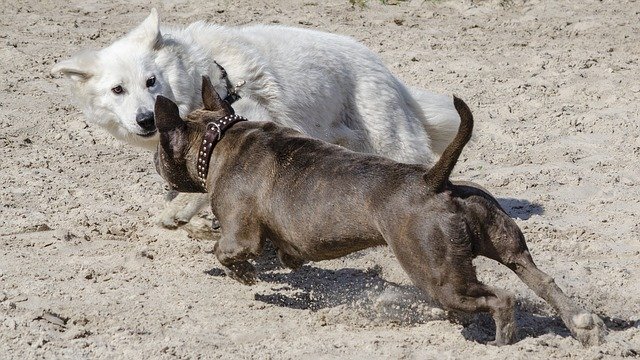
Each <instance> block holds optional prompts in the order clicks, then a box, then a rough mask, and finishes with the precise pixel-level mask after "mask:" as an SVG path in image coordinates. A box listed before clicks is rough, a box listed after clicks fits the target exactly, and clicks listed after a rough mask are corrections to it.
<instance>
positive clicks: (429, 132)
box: [52, 9, 459, 164]
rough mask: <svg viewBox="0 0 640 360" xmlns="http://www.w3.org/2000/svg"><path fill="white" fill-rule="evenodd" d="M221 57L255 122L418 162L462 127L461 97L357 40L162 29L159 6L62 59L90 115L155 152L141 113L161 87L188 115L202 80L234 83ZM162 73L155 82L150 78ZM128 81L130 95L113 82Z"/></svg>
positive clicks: (281, 31)
mask: <svg viewBox="0 0 640 360" xmlns="http://www.w3.org/2000/svg"><path fill="white" fill-rule="evenodd" d="M214 60H215V61H217V62H218V63H219V64H221V65H222V66H223V67H224V68H225V69H226V71H227V73H228V75H229V78H230V80H231V81H232V83H237V82H240V81H245V82H246V83H245V84H244V85H243V86H242V87H240V88H239V94H240V96H241V99H240V100H238V101H237V102H236V103H234V104H233V107H234V109H235V110H236V112H237V113H238V114H239V115H242V116H244V117H246V118H248V119H250V120H272V121H275V122H277V123H280V124H283V125H286V126H289V127H292V128H295V129H298V130H300V131H302V132H304V133H306V134H308V135H310V136H312V137H316V138H319V139H322V140H326V141H329V142H332V143H335V144H339V145H343V146H345V147H348V148H351V149H353V150H357V151H363V152H371V153H377V154H380V155H384V156H387V157H389V158H392V159H395V160H398V161H402V162H412V163H425V164H428V163H431V162H432V161H433V160H434V159H433V158H434V155H433V153H432V151H435V152H436V153H441V152H442V151H443V150H444V148H445V147H446V145H447V144H448V143H449V141H451V139H452V138H453V136H455V133H456V131H457V126H458V123H459V117H458V114H457V112H456V111H455V108H454V107H453V101H452V98H451V97H449V96H444V95H437V94H433V93H430V92H427V91H424V90H420V89H413V88H412V89H408V88H407V87H405V85H403V84H402V82H401V81H400V80H398V79H397V78H396V77H395V76H394V75H393V74H391V72H390V71H389V70H388V69H387V68H386V66H385V65H384V64H383V63H382V61H381V60H380V59H379V58H378V56H376V55H375V54H374V53H372V52H371V51H370V50H369V49H367V48H366V47H365V46H363V45H362V44H359V43H358V42H356V41H355V40H353V39H351V38H349V37H346V36H340V35H335V34H329V33H324V32H320V31H314V30H307V29H299V28H292V27H285V26H278V25H252V26H246V27H223V26H218V25H212V24H207V23H204V22H195V23H193V24H191V25H189V26H188V27H186V28H169V27H167V28H165V27H162V28H160V27H159V22H158V15H157V12H156V11H155V9H154V10H152V12H151V14H150V15H149V16H148V17H147V18H146V19H145V20H144V21H143V22H142V23H141V24H140V25H138V26H137V27H136V28H135V29H133V30H132V31H131V32H129V33H128V34H127V35H125V36H124V37H122V38H121V39H119V40H117V41H115V42H114V43H113V44H111V45H110V46H108V47H106V48H103V49H101V50H98V51H92V52H85V53H82V54H80V55H77V56H75V57H73V58H71V59H68V60H64V61H61V62H59V63H58V64H56V65H55V66H54V67H53V69H52V72H53V73H61V74H63V75H65V76H66V77H68V78H70V79H71V80H73V82H74V84H75V97H76V99H77V101H78V103H79V105H80V107H81V108H82V109H83V111H84V113H85V116H86V118H87V119H88V121H89V122H93V123H96V124H98V125H100V126H102V127H104V128H105V129H107V130H108V131H109V132H111V134H113V135H114V136H115V137H116V138H118V139H120V140H123V141H126V142H128V143H131V144H134V145H137V146H141V147H144V148H147V149H150V150H155V148H156V144H157V142H158V138H157V135H154V136H150V137H143V136H141V135H143V134H144V130H143V129H142V128H141V127H140V126H139V125H138V124H137V123H136V115H137V114H138V113H140V112H145V111H151V110H153V107H154V102H155V97H156V96H157V95H158V94H161V95H163V96H165V97H168V98H170V99H172V100H173V101H175V102H176V103H177V104H178V107H179V109H180V114H181V115H182V116H186V115H187V114H188V113H189V112H190V111H192V110H195V109H197V108H199V107H201V106H202V100H201V95H200V86H201V81H202V80H201V77H202V75H208V76H209V77H210V78H211V80H212V82H213V83H214V86H215V88H216V90H217V91H218V93H220V95H221V96H223V97H224V96H226V87H225V84H224V82H222V81H221V74H220V70H219V69H218V67H217V66H216V65H215V63H214ZM151 76H155V78H156V82H155V85H154V86H152V87H147V86H146V81H147V79H149V78H150V77H151ZM118 85H120V86H122V87H123V88H124V89H125V92H124V93H123V94H120V95H117V94H114V93H113V92H112V90H111V89H112V88H114V87H116V86H118Z"/></svg>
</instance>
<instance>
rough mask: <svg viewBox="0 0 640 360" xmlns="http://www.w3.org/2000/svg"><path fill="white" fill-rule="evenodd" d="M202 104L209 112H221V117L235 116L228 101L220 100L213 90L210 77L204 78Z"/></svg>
mask: <svg viewBox="0 0 640 360" xmlns="http://www.w3.org/2000/svg"><path fill="white" fill-rule="evenodd" d="M202 103H203V104H204V109H205V110H209V111H221V112H223V114H221V116H226V115H231V114H233V109H232V108H231V106H230V105H229V103H227V102H226V101H224V100H222V99H221V98H220V95H218V92H216V89H214V88H213V84H212V83H211V80H210V79H209V77H208V76H206V75H203V76H202Z"/></svg>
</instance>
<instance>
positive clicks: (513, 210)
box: [497, 198, 544, 220]
mask: <svg viewBox="0 0 640 360" xmlns="http://www.w3.org/2000/svg"><path fill="white" fill-rule="evenodd" d="M497 200H498V203H499V204H500V206H501V207H502V208H503V209H504V211H506V212H507V214H509V216H510V217H511V218H513V219H515V218H518V219H521V220H529V218H530V217H531V216H533V215H542V214H544V207H543V206H542V205H541V204H537V203H532V202H530V201H529V200H525V199H515V198H498V199H497Z"/></svg>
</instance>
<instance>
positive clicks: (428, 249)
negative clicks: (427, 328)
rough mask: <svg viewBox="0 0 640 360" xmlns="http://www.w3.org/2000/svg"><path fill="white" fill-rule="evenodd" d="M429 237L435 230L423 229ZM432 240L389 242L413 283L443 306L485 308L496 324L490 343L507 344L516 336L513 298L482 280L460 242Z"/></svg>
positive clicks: (478, 309)
mask: <svg viewBox="0 0 640 360" xmlns="http://www.w3.org/2000/svg"><path fill="white" fill-rule="evenodd" d="M423 233H424V234H425V235H427V236H431V237H432V238H437V237H440V238H442V236H441V235H438V233H437V232H431V233H430V234H428V233H427V232H423ZM445 241H446V242H444V243H440V244H443V245H447V246H445V247H440V246H431V245H432V243H435V242H423V243H420V242H417V241H393V242H390V246H391V248H392V249H393V252H394V254H395V255H396V257H397V258H398V261H399V262H400V264H401V265H402V267H403V269H404V270H405V271H406V272H407V274H408V275H409V277H410V278H411V280H412V281H413V283H414V284H415V285H416V286H417V287H419V288H420V289H421V290H423V291H425V292H427V293H428V294H430V295H431V296H432V297H433V298H434V299H435V300H437V301H438V302H440V304H442V306H443V307H445V308H446V309H450V310H458V311H464V312H468V313H477V312H488V313H490V314H491V315H492V317H493V319H494V321H495V324H496V338H495V341H493V342H492V344H495V345H506V344H511V343H513V342H514V341H515V339H516V323H515V315H514V304H515V302H514V298H513V296H512V295H510V294H508V293H507V292H505V291H501V290H497V289H494V288H491V287H489V286H487V285H484V284H482V283H481V282H480V281H479V280H478V278H477V276H476V271H475V268H474V267H473V264H472V262H471V261H472V258H473V256H472V253H471V250H470V248H469V247H468V246H467V245H466V244H465V243H464V242H461V243H454V242H453V241H450V240H449V239H447V240H445Z"/></svg>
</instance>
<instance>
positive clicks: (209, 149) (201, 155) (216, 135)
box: [196, 114, 247, 191]
mask: <svg viewBox="0 0 640 360" xmlns="http://www.w3.org/2000/svg"><path fill="white" fill-rule="evenodd" d="M240 121H247V119H245V118H243V117H242V116H238V115H236V114H232V115H227V116H225V117H223V118H220V119H218V120H216V121H212V122H210V123H208V124H207V129H206V130H205V133H204V139H203V140H202V145H200V151H198V162H197V164H196V165H197V169H198V180H199V182H200V185H202V187H203V188H204V189H205V191H206V190H207V174H208V173H209V161H210V160H211V154H212V153H213V148H214V147H215V146H216V144H217V143H218V141H220V139H221V138H222V136H223V135H224V132H225V131H226V130H227V129H229V128H230V127H232V126H233V125H234V124H236V123H238V122H240Z"/></svg>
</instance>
